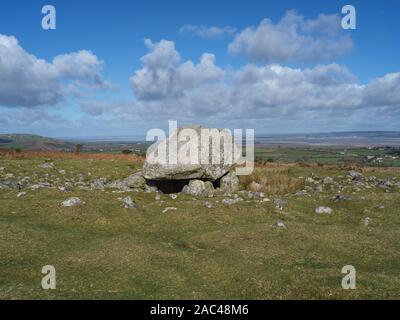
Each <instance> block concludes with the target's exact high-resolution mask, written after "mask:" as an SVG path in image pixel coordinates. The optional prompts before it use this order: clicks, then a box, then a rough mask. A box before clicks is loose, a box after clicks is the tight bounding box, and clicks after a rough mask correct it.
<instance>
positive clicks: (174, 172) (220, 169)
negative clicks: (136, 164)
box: [143, 126, 241, 181]
mask: <svg viewBox="0 0 400 320" xmlns="http://www.w3.org/2000/svg"><path fill="white" fill-rule="evenodd" d="M185 129H193V130H195V131H196V133H197V134H198V136H199V137H200V136H201V133H200V132H201V130H202V129H207V128H204V127H202V126H187V127H181V128H178V129H177V130H175V132H173V133H172V134H171V135H170V137H168V138H167V139H165V140H163V141H160V142H156V143H154V144H152V145H151V146H150V147H149V148H148V150H147V154H146V161H145V163H144V165H143V176H144V178H146V179H149V180H184V179H206V180H212V181H214V180H216V179H218V178H220V177H222V176H223V175H224V174H226V173H227V172H228V171H229V170H230V169H232V168H233V166H234V165H235V163H237V161H238V160H239V158H240V156H241V152H240V149H239V147H238V146H237V145H236V144H235V143H233V149H234V150H233V152H232V150H229V151H230V154H233V157H232V159H231V160H230V161H226V160H228V158H226V159H224V140H225V139H227V138H231V139H232V141H233V137H232V135H231V134H229V133H228V132H226V131H222V130H219V129H214V131H215V132H218V133H220V134H221V137H222V138H221V139H219V141H218V142H219V145H220V148H219V155H220V159H219V162H218V163H213V161H212V158H211V155H212V154H213V151H214V152H216V151H217V146H216V145H214V143H212V139H209V141H208V148H209V150H210V152H209V154H208V164H204V163H201V162H202V161H200V160H201V155H202V153H201V148H203V149H204V148H205V146H201V143H198V144H197V145H195V144H193V140H192V141H190V142H188V141H181V142H179V143H178V144H176V141H178V140H182V139H179V138H178V137H179V135H182V132H183V130H185ZM174 141H175V145H177V153H178V154H181V153H183V152H184V151H185V150H187V148H188V149H190V147H193V148H196V149H197V151H198V152H197V155H196V154H195V153H192V154H191V156H192V157H193V158H192V159H190V161H187V162H186V163H183V162H182V161H180V159H177V161H176V162H177V163H176V164H174V163H162V162H161V161H153V160H154V159H155V158H158V159H160V157H158V155H159V154H161V150H167V155H166V158H167V159H169V153H168V152H169V150H170V148H168V146H170V145H171V146H172V145H174ZM203 151H204V150H203ZM214 160H215V159H214ZM224 160H225V161H224ZM214 162H215V161H214Z"/></svg>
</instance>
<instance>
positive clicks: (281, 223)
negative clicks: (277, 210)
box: [271, 220, 286, 229]
mask: <svg viewBox="0 0 400 320" xmlns="http://www.w3.org/2000/svg"><path fill="white" fill-rule="evenodd" d="M271 227H277V228H284V229H286V225H285V224H284V223H283V221H281V220H278V221H277V222H275V223H274V224H272V225H271Z"/></svg>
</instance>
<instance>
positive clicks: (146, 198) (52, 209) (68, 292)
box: [0, 153, 400, 299]
mask: <svg viewBox="0 0 400 320" xmlns="http://www.w3.org/2000/svg"><path fill="white" fill-rule="evenodd" d="M293 156H296V155H293ZM45 161H47V162H49V161H51V162H53V163H54V168H50V169H43V168H40V167H39V165H41V164H42V163H44V162H45ZM141 165H142V162H141V160H140V159H137V158H135V157H132V156H122V155H119V156H115V155H90V154H86V155H79V156H75V155H73V154H57V153H53V154H52V153H45V154H41V153H33V154H30V156H29V157H28V156H26V155H25V154H20V155H16V157H13V156H10V155H9V156H7V157H6V156H0V167H3V168H4V169H0V181H1V180H3V179H5V177H6V175H8V176H10V175H12V176H14V177H15V178H16V179H20V178H23V177H26V176H29V177H31V179H32V180H34V181H50V182H52V185H53V187H54V188H42V189H37V190H29V189H28V190H26V192H27V194H26V195H24V196H21V197H19V198H17V194H18V193H19V191H17V190H11V189H7V188H5V189H0V257H1V259H0V275H1V276H0V299H21V298H22V299H28V298H33V299H41V298H44V299H100V298H102V299H300V298H304V299H361V298H365V299H372V298H376V299H399V298H400V278H399V270H400V228H399V227H400V214H399V208H400V188H395V187H391V188H390V189H382V188H379V187H377V186H375V185H372V186H371V187H370V188H365V187H362V188H361V189H360V188H358V186H356V184H354V183H353V182H348V181H347V180H345V179H344V178H343V177H344V176H345V175H346V172H347V170H349V168H350V167H348V168H340V167H337V166H326V167H325V166H317V165H312V166H303V165H286V164H274V163H273V164H268V165H266V166H259V167H257V168H256V172H255V173H254V175H253V177H251V179H254V180H255V181H258V182H260V183H261V184H262V188H263V190H264V191H265V192H266V195H265V196H266V197H268V198H269V199H270V201H261V200H257V199H244V200H243V201H241V202H238V203H236V204H234V205H231V206H227V205H224V204H222V199H224V198H225V197H226V196H224V195H216V196H215V197H213V198H201V197H198V198H195V197H193V196H186V195H182V194H179V195H178V198H177V199H175V200H173V199H171V198H170V197H169V196H168V195H161V199H160V200H155V194H154V193H143V192H123V193H115V192H113V191H112V190H108V189H106V190H105V191H100V190H90V191H88V190H80V189H79V188H75V189H74V190H73V191H71V192H67V193H66V192H61V191H60V190H58V189H57V188H56V187H57V186H59V185H62V184H63V183H65V181H73V180H74V179H75V180H76V177H78V176H79V177H80V178H82V179H83V181H91V180H93V179H95V178H99V177H105V178H108V179H117V178H122V177H126V176H127V175H129V174H131V173H132V172H135V171H136V170H138V169H140V167H141ZM60 170H64V171H63V174H61V173H60ZM358 170H360V171H361V172H362V173H363V175H364V176H365V177H366V178H367V177H371V176H375V177H376V179H389V178H390V179H392V178H393V179H392V180H393V181H400V171H399V169H397V168H371V167H369V168H368V167H360V168H358ZM326 176H329V177H331V178H332V179H333V180H334V181H335V182H337V183H338V184H340V185H342V186H343V189H342V190H341V191H340V194H342V195H348V196H350V197H351V199H350V200H347V201H341V202H334V201H332V197H333V196H335V195H336V194H337V193H338V190H336V189H333V190H332V189H330V188H329V187H328V185H326V186H325V187H324V190H323V191H322V192H315V191H309V193H310V195H309V196H299V195H295V193H296V191H298V190H301V189H303V188H308V190H314V186H313V184H312V185H311V186H308V187H307V186H306V183H305V177H314V178H315V179H319V180H317V181H319V182H318V183H319V184H321V180H322V178H323V177H326ZM318 177H319V178H318ZM395 179H398V180H395ZM365 185H367V184H366V183H365ZM128 195H130V196H131V197H132V198H133V199H134V200H135V201H136V202H137V204H138V205H139V208H138V209H131V210H129V209H125V208H123V206H122V202H121V200H120V199H121V198H122V197H126V196H128ZM71 196H77V197H79V198H80V199H82V200H83V201H85V204H84V205H82V206H78V207H72V208H64V207H61V206H60V203H61V202H62V201H63V200H65V199H66V198H68V197H71ZM276 198H280V199H282V200H283V201H286V202H287V203H285V204H284V205H283V208H282V210H280V209H278V208H277V207H276V206H275V204H274V199H276ZM206 201H208V202H210V203H211V204H212V205H213V206H214V208H211V209H209V208H207V207H206V206H205V202H206ZM320 205H324V206H329V207H331V208H332V209H333V213H332V214H330V215H318V214H316V213H315V212H314V210H315V208H316V207H317V206H320ZM166 207H176V208H177V210H176V211H170V212H167V213H162V210H163V209H164V208H166ZM367 217H368V218H369V221H370V222H369V225H365V219H366V218H367ZM278 220H281V221H282V222H283V223H284V224H285V225H286V228H277V227H274V226H273V225H274V224H275V223H276V222H277V221H278ZM47 264H50V265H54V266H55V268H56V272H57V289H56V290H51V291H44V290H43V289H42V288H41V285H40V283H41V279H42V276H43V275H42V274H41V268H42V267H43V266H44V265H47ZM348 264H350V265H353V266H354V267H355V268H356V271H357V289H356V290H343V289H342V288H341V279H342V276H343V275H342V274H341V269H342V267H343V266H344V265H348Z"/></svg>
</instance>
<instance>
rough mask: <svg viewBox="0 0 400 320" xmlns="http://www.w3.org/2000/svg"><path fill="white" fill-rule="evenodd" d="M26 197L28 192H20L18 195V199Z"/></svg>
mask: <svg viewBox="0 0 400 320" xmlns="http://www.w3.org/2000/svg"><path fill="white" fill-rule="evenodd" d="M25 195H26V192H20V193H18V194H17V198H20V197H23V196H25Z"/></svg>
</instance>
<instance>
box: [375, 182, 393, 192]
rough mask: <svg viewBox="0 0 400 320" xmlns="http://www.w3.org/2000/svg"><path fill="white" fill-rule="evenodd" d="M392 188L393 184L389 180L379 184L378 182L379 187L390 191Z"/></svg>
mask: <svg viewBox="0 0 400 320" xmlns="http://www.w3.org/2000/svg"><path fill="white" fill-rule="evenodd" d="M392 186H393V184H392V183H391V182H390V181H388V180H379V182H378V187H379V188H382V189H385V190H386V189H389V188H390V187H392Z"/></svg>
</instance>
